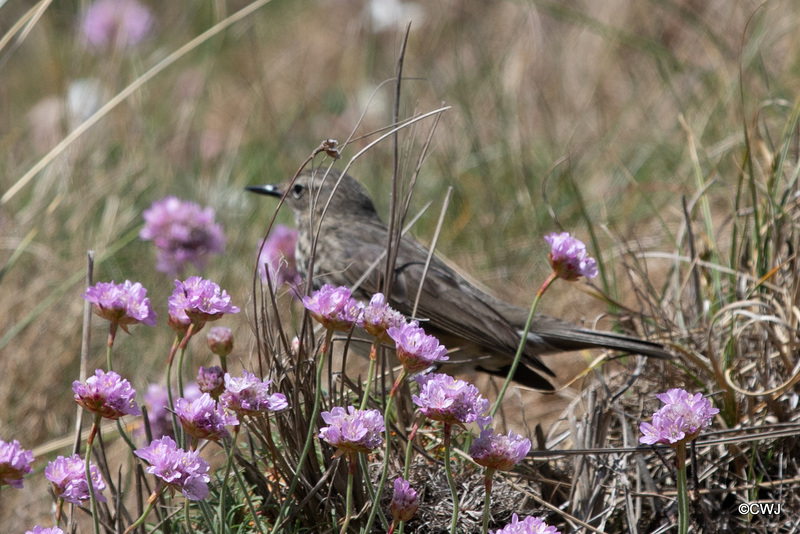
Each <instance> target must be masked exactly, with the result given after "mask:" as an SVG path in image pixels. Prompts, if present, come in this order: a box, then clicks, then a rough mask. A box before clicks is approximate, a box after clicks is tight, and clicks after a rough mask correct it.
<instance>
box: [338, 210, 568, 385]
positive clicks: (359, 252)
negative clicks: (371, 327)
mask: <svg viewBox="0 0 800 534" xmlns="http://www.w3.org/2000/svg"><path fill="white" fill-rule="evenodd" d="M353 227H354V228H356V227H357V228H359V231H360V232H362V233H366V234H369V232H374V234H375V235H376V236H377V235H385V229H382V228H381V227H375V228H372V227H370V226H369V225H367V224H363V223H362V224H360V225H353ZM340 231H341V229H340ZM381 231H382V232H383V234H381ZM356 237H357V236H353V238H354V239H355V238H356ZM359 237H360V238H361V239H360V245H359V246H358V247H353V248H352V249H350V250H349V251H344V250H342V249H340V251H339V252H340V253H342V252H344V254H342V256H343V257H344V261H343V262H342V265H341V271H340V273H339V275H340V276H341V277H342V281H343V282H344V283H347V284H349V285H352V284H354V283H355V282H356V281H357V280H359V279H360V278H361V275H362V274H363V273H364V272H365V271H366V270H367V269H368V268H369V267H370V265H371V264H373V263H374V261H375V259H376V258H378V257H380V256H381V254H383V253H384V251H385V244H383V243H381V242H380V240H379V239H378V240H376V239H370V235H361V236H359ZM379 243H380V244H379ZM427 256H428V250H427V249H426V248H425V247H423V246H422V245H420V244H419V243H417V242H416V241H414V240H412V239H410V238H404V239H403V240H402V241H401V245H400V249H399V250H398V253H397V261H396V263H395V271H394V283H393V286H392V295H391V300H390V302H391V305H392V306H393V307H395V308H396V309H397V310H398V311H400V312H401V313H403V314H404V315H406V316H408V317H410V316H411V313H412V311H413V309H414V301H415V299H416V298H417V292H418V291H419V287H420V283H419V282H420V280H421V279H422V275H423V271H424V269H425V262H426V260H427ZM384 266H385V260H384V261H382V262H381V264H380V265H379V266H378V267H377V268H376V269H375V270H374V271H373V272H372V273H371V274H370V275H369V276H368V277H367V278H366V279H365V280H364V281H363V282H362V283H361V288H362V289H363V290H364V291H365V292H366V293H368V294H372V293H375V292H378V291H380V290H381V280H382V278H383V273H384ZM493 300H494V299H493V298H492V297H490V296H489V295H487V294H485V293H484V292H482V291H480V290H479V289H477V288H476V287H474V286H473V285H471V284H469V283H468V282H467V281H466V280H465V279H464V278H463V277H462V276H460V275H459V274H458V273H456V272H455V271H453V270H452V269H451V268H450V267H448V266H447V265H446V264H445V263H444V262H443V261H441V260H440V259H439V258H437V257H436V256H434V257H433V258H432V261H431V264H430V267H429V269H428V272H427V275H426V277H425V280H424V283H423V284H422V291H421V293H420V297H419V305H418V307H417V312H416V317H417V318H419V319H420V320H421V321H422V326H423V328H424V327H425V324H426V322H430V324H432V325H435V326H436V328H437V329H438V330H442V331H445V332H447V333H448V334H451V335H453V336H456V337H460V338H463V339H464V340H466V341H469V342H472V343H474V344H476V345H478V346H480V347H483V348H485V349H486V350H487V351H493V352H499V353H504V354H507V355H509V356H513V354H514V353H515V352H516V350H517V346H518V344H519V341H520V335H519V333H518V332H517V331H516V329H515V328H514V327H513V326H512V325H511V324H510V323H509V322H508V321H507V320H506V319H505V318H504V317H503V316H502V315H501V314H500V313H499V312H498V311H497V310H496V309H495V308H494V307H493V306H492V304H491V303H492V302H493ZM448 348H455V347H448ZM525 361H526V362H527V363H528V364H530V365H532V366H534V367H536V368H537V369H539V370H541V371H543V372H546V373H547V374H549V375H551V376H552V375H553V373H552V371H550V370H549V369H548V368H547V367H546V366H545V365H544V364H543V363H542V362H541V361H540V360H539V358H538V357H536V356H535V355H534V354H533V353H530V352H528V351H526V358H525Z"/></svg>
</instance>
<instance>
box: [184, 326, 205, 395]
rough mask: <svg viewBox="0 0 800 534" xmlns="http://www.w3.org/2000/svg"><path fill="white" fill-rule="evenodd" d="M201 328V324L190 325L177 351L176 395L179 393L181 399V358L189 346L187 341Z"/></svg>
mask: <svg viewBox="0 0 800 534" xmlns="http://www.w3.org/2000/svg"><path fill="white" fill-rule="evenodd" d="M201 328H203V324H202V323H201V324H199V325H197V324H195V323H192V324H190V325H189V329H188V330H187V331H186V335H185V336H183V339H182V340H181V344H180V346H179V347H178V350H180V351H181V352H180V355H179V356H178V393H180V395H181V397H183V357H184V356H185V355H186V347H187V346H189V340H190V339H192V336H193V335H194V334H195V332H198V331H200V329H201Z"/></svg>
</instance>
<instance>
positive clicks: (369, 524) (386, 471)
mask: <svg viewBox="0 0 800 534" xmlns="http://www.w3.org/2000/svg"><path fill="white" fill-rule="evenodd" d="M407 375H408V373H407V372H406V370H405V368H403V370H402V371H401V372H400V375H399V376H398V377H397V380H395V381H394V385H393V386H392V390H391V391H390V392H389V398H388V399H386V409H385V410H384V411H383V421H384V424H385V425H386V426H387V428H388V426H389V423H387V421H388V420H389V412H390V410H391V409H392V405H393V404H394V396H395V393H397V390H398V389H400V385H401V384H402V383H403V382H404V381H405V379H406V376H407ZM391 446H392V440H391V439H389V431H388V430H387V431H386V450H385V451H384V453H383V469H382V471H381V480H380V482H379V483H378V489H377V491H376V492H375V500H373V502H372V510H370V512H369V519H367V526H366V528H365V529H364V532H369V531H370V529H371V528H372V523H374V522H375V514H377V513H378V509H379V508H380V501H381V494H382V493H383V488H384V487H385V486H386V479H387V478H388V476H389V453H390V451H391Z"/></svg>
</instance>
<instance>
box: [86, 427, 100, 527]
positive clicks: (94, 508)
mask: <svg viewBox="0 0 800 534" xmlns="http://www.w3.org/2000/svg"><path fill="white" fill-rule="evenodd" d="M102 419H103V416H101V415H100V414H95V416H94V422H93V423H92V429H91V430H90V431H89V437H87V438H86V483H87V484H88V486H89V502H91V503H92V522H93V524H94V534H100V518H99V516H98V514H97V499H96V498H95V496H94V486H93V485H92V468H91V463H90V461H91V458H92V443H94V437H95V436H96V435H97V433H98V432H99V431H100V421H102Z"/></svg>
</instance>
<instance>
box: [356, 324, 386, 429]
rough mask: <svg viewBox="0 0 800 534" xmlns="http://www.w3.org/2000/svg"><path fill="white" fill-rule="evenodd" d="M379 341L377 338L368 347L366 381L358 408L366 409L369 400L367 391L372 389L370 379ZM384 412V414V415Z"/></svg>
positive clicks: (373, 373) (373, 375)
mask: <svg viewBox="0 0 800 534" xmlns="http://www.w3.org/2000/svg"><path fill="white" fill-rule="evenodd" d="M380 345H381V342H380V340H379V339H378V338H375V340H374V341H373V342H372V346H371V347H370V349H369V369H367V383H366V385H365V386H364V396H363V397H362V398H361V406H359V409H360V410H366V409H367V401H368V400H369V391H370V389H372V380H373V379H374V377H375V364H376V363H377V361H378V348H379V347H380ZM385 415H386V414H384V416H385Z"/></svg>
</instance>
